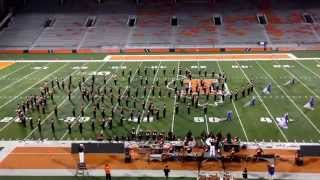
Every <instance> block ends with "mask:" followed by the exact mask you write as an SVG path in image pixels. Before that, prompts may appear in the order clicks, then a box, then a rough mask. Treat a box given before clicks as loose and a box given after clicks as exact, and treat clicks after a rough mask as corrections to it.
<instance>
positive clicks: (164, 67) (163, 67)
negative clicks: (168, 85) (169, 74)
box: [150, 66, 167, 69]
mask: <svg viewBox="0 0 320 180" xmlns="http://www.w3.org/2000/svg"><path fill="white" fill-rule="evenodd" d="M150 68H151V69H158V66H151V67H150ZM159 68H160V69H166V68H167V66H160V67H159Z"/></svg>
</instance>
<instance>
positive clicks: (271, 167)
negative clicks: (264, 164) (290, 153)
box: [268, 164, 275, 179]
mask: <svg viewBox="0 0 320 180" xmlns="http://www.w3.org/2000/svg"><path fill="white" fill-rule="evenodd" d="M274 174H275V167H274V164H269V165H268V175H269V179H273V178H274V176H275V175H274Z"/></svg>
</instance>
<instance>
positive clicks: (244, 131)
mask: <svg viewBox="0 0 320 180" xmlns="http://www.w3.org/2000/svg"><path fill="white" fill-rule="evenodd" d="M217 64H218V68H219V71H220V73H222V69H221V67H220V64H219V61H217ZM225 86H226V89H229V88H228V85H227V84H225ZM232 105H233V108H234V110H235V112H236V115H237V117H238V119H239V122H240V126H241V128H242V131H243V134H244V136H245V138H246V140H247V141H249V138H248V136H247V132H246V130H245V128H244V125H243V123H242V120H241V118H240V115H239V113H238V110H237V107H236V105H235V103H234V102H233V101H232Z"/></svg>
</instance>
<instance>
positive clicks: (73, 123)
mask: <svg viewBox="0 0 320 180" xmlns="http://www.w3.org/2000/svg"><path fill="white" fill-rule="evenodd" d="M103 64H104V65H105V63H103ZM123 64H124V62H122V63H121V65H120V67H121V66H122V65H123ZM102 67H103V66H102ZM119 70H120V68H118V69H117V70H116V72H114V73H112V74H110V78H109V79H108V80H107V81H106V85H107V84H108V83H109V81H110V80H111V79H112V77H113V75H114V74H117V73H118V71H119ZM102 88H103V87H101V88H100V90H101V89H102ZM91 104H92V101H90V102H89V103H88V104H87V105H86V107H85V108H84V111H86V110H87V109H88V107H89V106H90V105H91ZM76 123H77V121H74V122H72V124H71V127H73V126H74V125H75V124H76ZM67 134H68V130H65V132H64V134H63V135H62V136H61V138H60V139H59V140H60V141H61V140H63V139H64V138H65V136H66V135H67Z"/></svg>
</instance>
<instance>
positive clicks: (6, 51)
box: [0, 45, 320, 54]
mask: <svg viewBox="0 0 320 180" xmlns="http://www.w3.org/2000/svg"><path fill="white" fill-rule="evenodd" d="M308 50H310V51H320V45H314V46H307V47H291V48H290V47H276V48H269V47H268V48H245V47H241V48H236V47H235V48H233V47H228V48H151V49H144V48H125V49H120V48H106V49H104V48H102V49H90V48H88V49H64V48H58V49H31V50H28V49H0V54H91V53H108V54H119V53H139V54H141V53H170V52H172V53H174V52H175V53H198V52H207V53H218V52H270V51H278V52H289V51H308Z"/></svg>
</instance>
